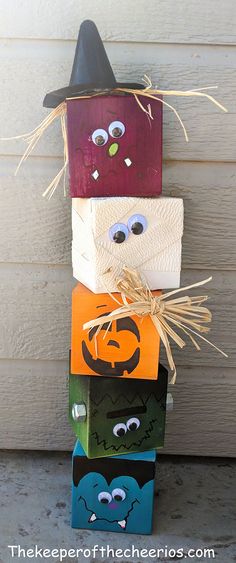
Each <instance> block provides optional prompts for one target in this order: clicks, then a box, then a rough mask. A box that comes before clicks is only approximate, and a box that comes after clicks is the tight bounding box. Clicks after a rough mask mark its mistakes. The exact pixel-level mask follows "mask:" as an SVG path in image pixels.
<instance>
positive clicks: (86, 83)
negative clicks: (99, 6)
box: [43, 20, 144, 108]
mask: <svg viewBox="0 0 236 563" xmlns="http://www.w3.org/2000/svg"><path fill="white" fill-rule="evenodd" d="M114 88H127V89H129V88H131V89H136V90H137V89H140V90H141V89H143V88H144V86H143V85H142V84H134V83H130V82H129V83H123V82H117V81H116V79H115V76H114V73H113V70H112V68H111V65H110V62H109V59H108V56H107V54H106V51H105V48H104V45H103V42H102V40H101V37H100V35H99V33H98V30H97V28H96V25H95V23H94V22H92V21H90V20H85V21H84V22H83V23H82V24H81V26H80V30H79V36H78V41H77V45H76V50H75V57H74V63H73V67H72V72H71V77H70V84H69V86H65V88H60V89H59V90H54V91H53V92H49V94H46V96H45V98H44V101H43V105H44V106H45V107H47V108H56V107H57V106H58V105H59V104H60V103H61V102H63V101H64V100H65V99H66V98H76V97H78V96H83V95H86V94H88V93H92V92H98V91H104V90H105V91H106V90H108V91H109V90H113V89H114Z"/></svg>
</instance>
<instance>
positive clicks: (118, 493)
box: [111, 489, 126, 502]
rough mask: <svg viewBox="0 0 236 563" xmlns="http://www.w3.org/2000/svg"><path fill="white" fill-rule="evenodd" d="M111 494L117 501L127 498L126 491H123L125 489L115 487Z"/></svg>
mask: <svg viewBox="0 0 236 563" xmlns="http://www.w3.org/2000/svg"><path fill="white" fill-rule="evenodd" d="M111 494H112V498H113V500H115V501H116V502H121V501H122V500H125V497H126V493H125V491H123V489H113V491H112V493H111Z"/></svg>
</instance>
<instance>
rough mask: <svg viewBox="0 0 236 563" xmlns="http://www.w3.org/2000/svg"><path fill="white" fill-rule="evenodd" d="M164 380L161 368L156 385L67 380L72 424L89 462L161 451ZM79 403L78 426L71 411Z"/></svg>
mask: <svg viewBox="0 0 236 563" xmlns="http://www.w3.org/2000/svg"><path fill="white" fill-rule="evenodd" d="M167 376H168V374H167V370H165V369H164V368H163V367H162V366H160V367H159V377H158V380H157V381H145V380H135V379H132V380H128V379H122V380H121V379H119V378H115V379H112V378H108V377H102V378H101V379H98V378H97V377H95V378H94V377H89V378H88V377H86V376H84V377H83V376H74V375H71V376H70V380H69V387H70V417H71V422H72V426H73V430H74V431H75V434H76V436H77V437H78V438H79V440H80V442H81V444H82V446H83V448H84V450H85V452H86V455H87V457H88V458H99V457H106V456H114V455H119V454H128V453H131V452H139V451H145V450H149V449H157V448H160V447H163V445H164V433H165V414H166V395H167ZM88 379H89V382H88V381H86V380H88ZM82 403H83V404H84V405H85V408H86V412H87V418H86V420H85V421H83V422H80V421H79V419H78V420H76V418H75V417H73V409H74V408H75V407H74V406H75V405H80V404H82Z"/></svg>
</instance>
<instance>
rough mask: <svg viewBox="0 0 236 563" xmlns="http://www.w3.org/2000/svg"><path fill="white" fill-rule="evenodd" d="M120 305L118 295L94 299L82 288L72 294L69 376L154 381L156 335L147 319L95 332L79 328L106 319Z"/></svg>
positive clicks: (122, 321)
mask: <svg viewBox="0 0 236 563" xmlns="http://www.w3.org/2000/svg"><path fill="white" fill-rule="evenodd" d="M115 299H117V300H119V301H120V295H119V294H113V296H111V295H109V294H107V293H105V294H100V295H95V294H94V293H92V292H91V291H89V290H88V289H87V288H85V287H84V286H83V285H82V284H78V285H77V286H76V287H75V288H74V290H73V292H72V331H71V335H72V342H71V373H73V374H75V375H76V374H77V375H78V374H83V375H98V376H109V377H113V376H114V377H122V378H131V379H135V378H142V379H156V378H157V371H158V363H159V344H160V341H159V335H158V333H157V331H156V329H155V327H154V325H153V323H152V321H151V319H150V318H149V317H146V318H142V319H141V318H139V317H133V318H131V317H127V318H124V319H118V320H117V321H113V322H112V323H104V324H103V326H102V328H101V330H100V331H99V333H98V334H96V331H97V328H92V329H91V330H90V331H87V330H83V324H84V323H86V322H87V321H89V320H91V319H96V318H99V317H101V316H104V317H105V318H106V316H107V315H109V313H110V312H111V311H112V310H114V309H115V308H116V307H117V306H118V305H117V301H116V300H115Z"/></svg>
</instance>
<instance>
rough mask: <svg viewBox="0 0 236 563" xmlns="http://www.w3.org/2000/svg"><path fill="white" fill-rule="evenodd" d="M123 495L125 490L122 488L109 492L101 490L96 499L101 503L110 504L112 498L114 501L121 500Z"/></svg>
mask: <svg viewBox="0 0 236 563" xmlns="http://www.w3.org/2000/svg"><path fill="white" fill-rule="evenodd" d="M125 497H126V494H125V491H123V489H118V488H117V489H113V491H112V493H111V494H110V493H108V491H101V493H99V495H98V500H99V502H101V503H102V504H110V502H111V501H112V500H115V501H116V502H122V500H125Z"/></svg>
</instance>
